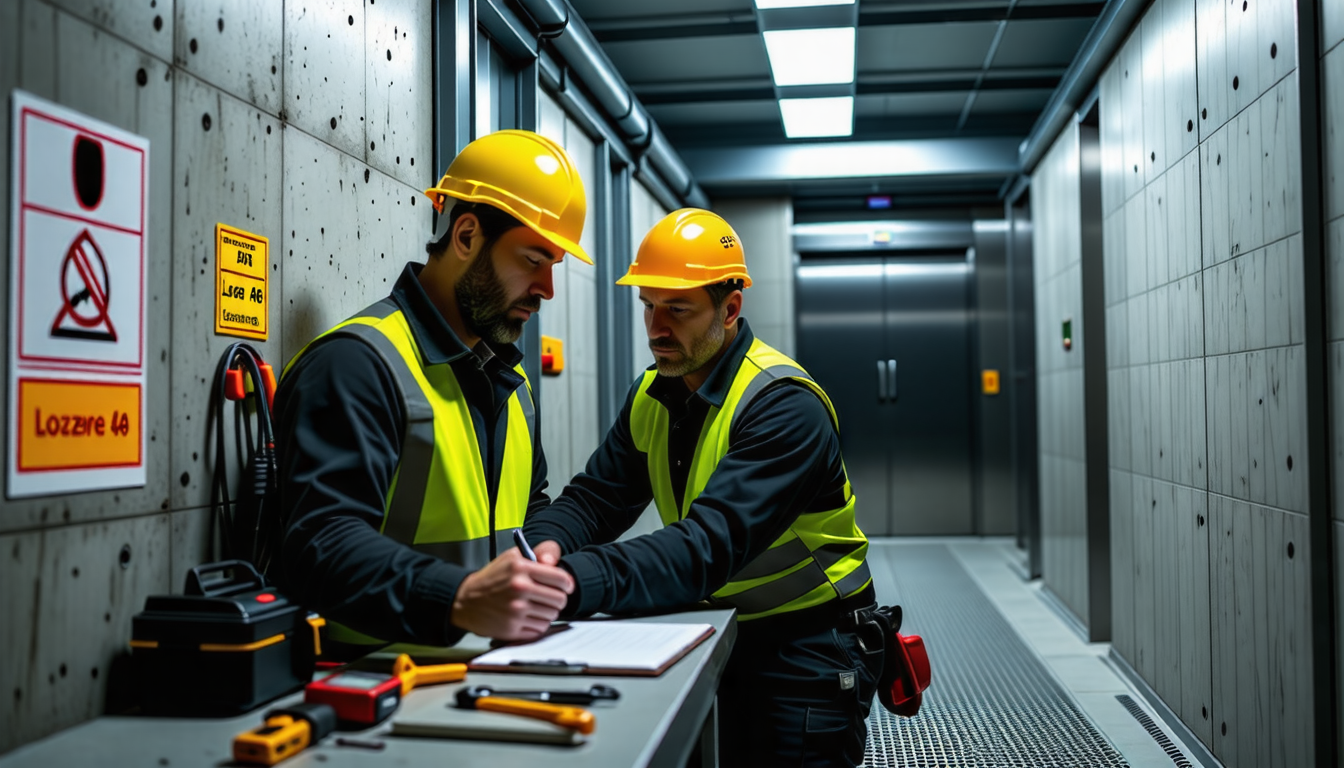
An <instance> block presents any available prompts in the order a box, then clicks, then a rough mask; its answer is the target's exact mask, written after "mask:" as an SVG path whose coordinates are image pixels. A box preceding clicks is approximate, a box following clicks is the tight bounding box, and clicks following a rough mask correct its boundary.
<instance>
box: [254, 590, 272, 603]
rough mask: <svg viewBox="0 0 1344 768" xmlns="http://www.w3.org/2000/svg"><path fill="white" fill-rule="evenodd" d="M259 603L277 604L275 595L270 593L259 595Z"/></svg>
mask: <svg viewBox="0 0 1344 768" xmlns="http://www.w3.org/2000/svg"><path fill="white" fill-rule="evenodd" d="M257 602H258V603H274V602H275V595H274V594H272V593H270V592H262V593H261V594H260V595H257Z"/></svg>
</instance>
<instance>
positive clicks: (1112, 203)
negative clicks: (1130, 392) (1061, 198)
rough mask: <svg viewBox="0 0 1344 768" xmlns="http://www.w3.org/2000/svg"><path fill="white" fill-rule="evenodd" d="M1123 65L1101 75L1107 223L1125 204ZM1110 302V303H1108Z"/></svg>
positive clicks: (1103, 190) (1103, 204)
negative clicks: (1121, 80)
mask: <svg viewBox="0 0 1344 768" xmlns="http://www.w3.org/2000/svg"><path fill="white" fill-rule="evenodd" d="M1122 67H1123V65H1122V63H1121V62H1120V60H1119V59H1118V58H1117V59H1116V60H1114V61H1112V62H1111V63H1110V65H1109V66H1107V67H1106V69H1105V71H1104V72H1102V75H1101V82H1100V83H1099V84H1098V86H1097V87H1098V89H1099V91H1100V94H1101V95H1100V102H1101V104H1102V105H1103V108H1102V110H1101V115H1100V118H1101V124H1100V126H1099V133H1100V137H1101V210H1102V212H1103V214H1104V215H1105V216H1106V218H1107V219H1110V217H1111V216H1113V215H1114V214H1115V213H1116V211H1119V210H1120V208H1121V206H1123V205H1124V203H1125V197H1126V196H1125V167H1124V162H1125V118H1124V112H1123V111H1122V110H1120V109H1114V108H1111V106H1110V105H1118V104H1120V79H1121V75H1122ZM1108 301H1109V299H1108Z"/></svg>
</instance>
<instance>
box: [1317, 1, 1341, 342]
mask: <svg viewBox="0 0 1344 768" xmlns="http://www.w3.org/2000/svg"><path fill="white" fill-rule="evenodd" d="M1327 5H1329V3H1327ZM1334 5H1335V6H1336V7H1339V6H1344V3H1340V2H1335V3H1334ZM1339 16H1340V26H1341V27H1342V28H1344V10H1340V11H1339ZM1341 32H1342V33H1344V29H1341ZM1321 123H1322V125H1321V136H1322V137H1324V139H1325V140H1324V141H1323V142H1322V143H1323V144H1324V147H1323V148H1322V149H1323V152H1322V158H1323V159H1324V161H1325V168H1324V169H1322V176H1323V177H1324V179H1325V190H1324V192H1325V218H1326V220H1327V221H1330V222H1331V224H1330V226H1332V227H1336V228H1337V227H1338V226H1340V225H1339V223H1338V222H1337V221H1334V220H1335V219H1338V218H1340V217H1341V216H1344V46H1336V47H1335V49H1334V50H1332V51H1330V53H1328V54H1326V55H1325V56H1324V57H1323V58H1322V59H1321ZM1334 242H1340V241H1339V240H1335V241H1334ZM1336 253H1338V251H1336ZM1329 272H1331V273H1333V274H1334V276H1335V277H1334V279H1335V280H1336V281H1338V280H1340V279H1341V278H1340V277H1339V275H1340V274H1341V273H1340V272H1339V270H1333V269H1332V270H1329ZM1331 306H1332V307H1340V306H1344V304H1339V303H1332V304H1331ZM1333 314H1334V316H1335V317H1339V316H1340V315H1341V313H1340V312H1338V311H1335V312H1333ZM1341 336H1344V333H1336V334H1334V335H1333V338H1340V337H1341Z"/></svg>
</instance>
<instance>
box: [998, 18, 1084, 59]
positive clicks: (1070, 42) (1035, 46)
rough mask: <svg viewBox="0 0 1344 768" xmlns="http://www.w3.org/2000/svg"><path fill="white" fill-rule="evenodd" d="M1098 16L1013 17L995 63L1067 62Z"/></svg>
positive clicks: (1004, 33)
mask: <svg viewBox="0 0 1344 768" xmlns="http://www.w3.org/2000/svg"><path fill="white" fill-rule="evenodd" d="M1095 23H1096V19H1032V20H1029V21H1010V22H1008V29H1006V30H1004V32H1003V40H1001V41H1000V42H999V50H998V53H996V54H995V56H994V66H996V67H1043V66H1052V65H1053V66H1059V65H1066V64H1068V63H1069V62H1071V61H1073V57H1074V56H1076V55H1077V54H1078V48H1079V46H1081V45H1082V43H1083V38H1085V37H1087V33H1088V31H1089V30H1091V29H1092V25H1093V24H1095Z"/></svg>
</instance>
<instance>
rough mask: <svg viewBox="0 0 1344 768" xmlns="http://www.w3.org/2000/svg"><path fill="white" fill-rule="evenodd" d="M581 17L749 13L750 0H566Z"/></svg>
mask: <svg viewBox="0 0 1344 768" xmlns="http://www.w3.org/2000/svg"><path fill="white" fill-rule="evenodd" d="M570 5H572V6H574V10H576V11H578V12H579V17H580V18H582V19H583V20H584V21H588V22H595V21H605V20H608V19H629V18H648V17H650V16H673V15H676V16H681V15H691V14H701V13H741V12H746V13H751V12H752V11H753V9H754V5H753V4H752V0H677V1H676V2H675V3H669V2H667V0H570Z"/></svg>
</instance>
